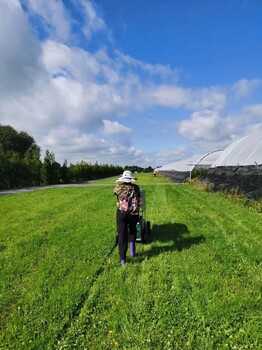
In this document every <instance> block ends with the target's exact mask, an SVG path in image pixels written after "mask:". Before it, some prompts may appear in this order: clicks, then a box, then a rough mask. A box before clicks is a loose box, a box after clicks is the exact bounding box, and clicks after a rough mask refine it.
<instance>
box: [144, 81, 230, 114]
mask: <svg viewBox="0 0 262 350" xmlns="http://www.w3.org/2000/svg"><path fill="white" fill-rule="evenodd" d="M145 101H148V103H150V104H155V105H159V106H165V107H172V108H179V107H185V108H187V109H189V110H199V109H207V108H209V109H210V108H212V109H214V110H221V109H223V108H224V106H225V104H226V95H225V92H224V91H223V89H221V88H217V87H211V88H202V89H195V90H193V89H186V88H182V87H179V86H174V85H159V86H153V87H152V88H150V89H148V90H146V92H145Z"/></svg>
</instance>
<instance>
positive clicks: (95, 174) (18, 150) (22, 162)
mask: <svg viewBox="0 0 262 350" xmlns="http://www.w3.org/2000/svg"><path fill="white" fill-rule="evenodd" d="M40 156H41V149H40V147H39V146H38V145H37V144H36V142H35V140H34V138H33V137H32V136H30V135H29V134H28V133H26V132H24V131H22V132H18V131H16V130H15V129H14V128H13V127H12V126H10V125H0V188H2V189H7V188H16V187H23V186H39V185H52V184H62V183H74V182H81V181H88V180H94V179H100V178H105V177H110V176H115V175H119V174H121V173H122V172H123V170H124V168H123V167H121V166H115V165H108V164H101V165H99V164H97V163H95V164H93V165H92V164H90V163H86V162H84V161H82V162H80V163H76V164H75V165H74V164H70V165H69V166H68V165H67V161H66V160H65V161H64V164H63V165H60V164H59V163H58V162H57V161H56V160H55V154H54V153H53V152H51V151H49V150H47V151H46V152H45V156H44V159H43V161H41V158H40Z"/></svg>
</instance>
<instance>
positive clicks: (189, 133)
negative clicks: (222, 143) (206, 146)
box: [178, 110, 225, 141]
mask: <svg viewBox="0 0 262 350" xmlns="http://www.w3.org/2000/svg"><path fill="white" fill-rule="evenodd" d="M178 129H179V132H180V134H181V135H182V136H184V137H186V138H189V139H191V140H193V141H198V140H205V141H214V140H217V141H218V140H221V138H222V137H224V135H225V128H224V121H223V119H222V118H221V117H220V116H219V114H218V113H217V112H214V111H209V110H204V111H201V112H194V113H192V115H191V118H190V119H187V120H183V121H181V122H180V123H179V126H178Z"/></svg>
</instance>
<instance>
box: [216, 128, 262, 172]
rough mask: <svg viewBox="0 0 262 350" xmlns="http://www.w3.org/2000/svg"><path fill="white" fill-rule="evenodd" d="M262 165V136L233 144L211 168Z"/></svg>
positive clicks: (250, 136) (252, 136) (256, 135)
mask: <svg viewBox="0 0 262 350" xmlns="http://www.w3.org/2000/svg"><path fill="white" fill-rule="evenodd" d="M259 164H262V134H261V133H256V134H253V135H249V136H245V137H243V138H241V139H239V140H237V141H235V142H233V143H231V144H230V145H229V146H228V147H227V148H225V149H224V151H223V152H222V153H221V154H220V156H219V157H218V158H217V160H216V161H215V162H214V163H213V164H212V166H211V168H215V167H218V166H239V165H240V166H243V165H259Z"/></svg>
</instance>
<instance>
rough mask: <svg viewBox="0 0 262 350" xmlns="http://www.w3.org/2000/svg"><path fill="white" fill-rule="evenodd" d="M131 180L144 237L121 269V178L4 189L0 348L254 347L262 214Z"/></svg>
mask: <svg viewBox="0 0 262 350" xmlns="http://www.w3.org/2000/svg"><path fill="white" fill-rule="evenodd" d="M137 177H138V182H137V183H138V184H141V187H142V188H145V190H146V202H147V203H146V204H147V220H149V221H150V222H151V226H152V238H151V241H150V243H149V244H147V245H141V244H138V247H137V250H138V256H137V257H135V258H128V263H127V265H126V266H125V267H124V268H121V267H120V266H119V257H118V252H117V249H115V248H114V234H115V198H114V196H113V195H112V193H113V188H114V184H115V180H116V179H117V178H112V179H107V180H104V181H100V182H99V184H104V186H90V187H88V186H86V187H77V188H73V187H72V188H64V189H63V188H59V189H48V190H41V191H36V192H28V193H23V194H18V195H10V196H5V197H0V215H1V221H0V257H1V290H0V312H1V316H0V317H1V318H0V327H1V335H0V349H4V350H5V349H88V350H96V349H97V350H104V349H105V350H106V349H132V350H147V349H159V350H160V349H161V350H162V349H164V350H168V349H172V350H173V349H183V350H186V349H194V350H195V349H199V350H204V349H210V350H211V349H212V350H213V349H238V350H240V349H261V347H260V344H261V343H262V341H261V337H260V333H261V326H262V325H261V315H260V312H261V265H260V263H261V233H262V228H261V227H262V218H261V215H260V214H259V213H257V212H254V211H252V210H249V209H247V208H244V207H241V206H239V205H236V204H235V203H232V202H230V201H229V200H227V199H226V198H223V197H222V196H221V195H219V194H212V193H206V192H202V191H199V190H196V189H193V188H191V187H190V186H188V185H187V184H183V185H174V184H171V183H170V182H169V181H167V180H166V179H164V178H162V177H159V176H158V177H156V178H155V177H153V176H152V174H138V175H137Z"/></svg>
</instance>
